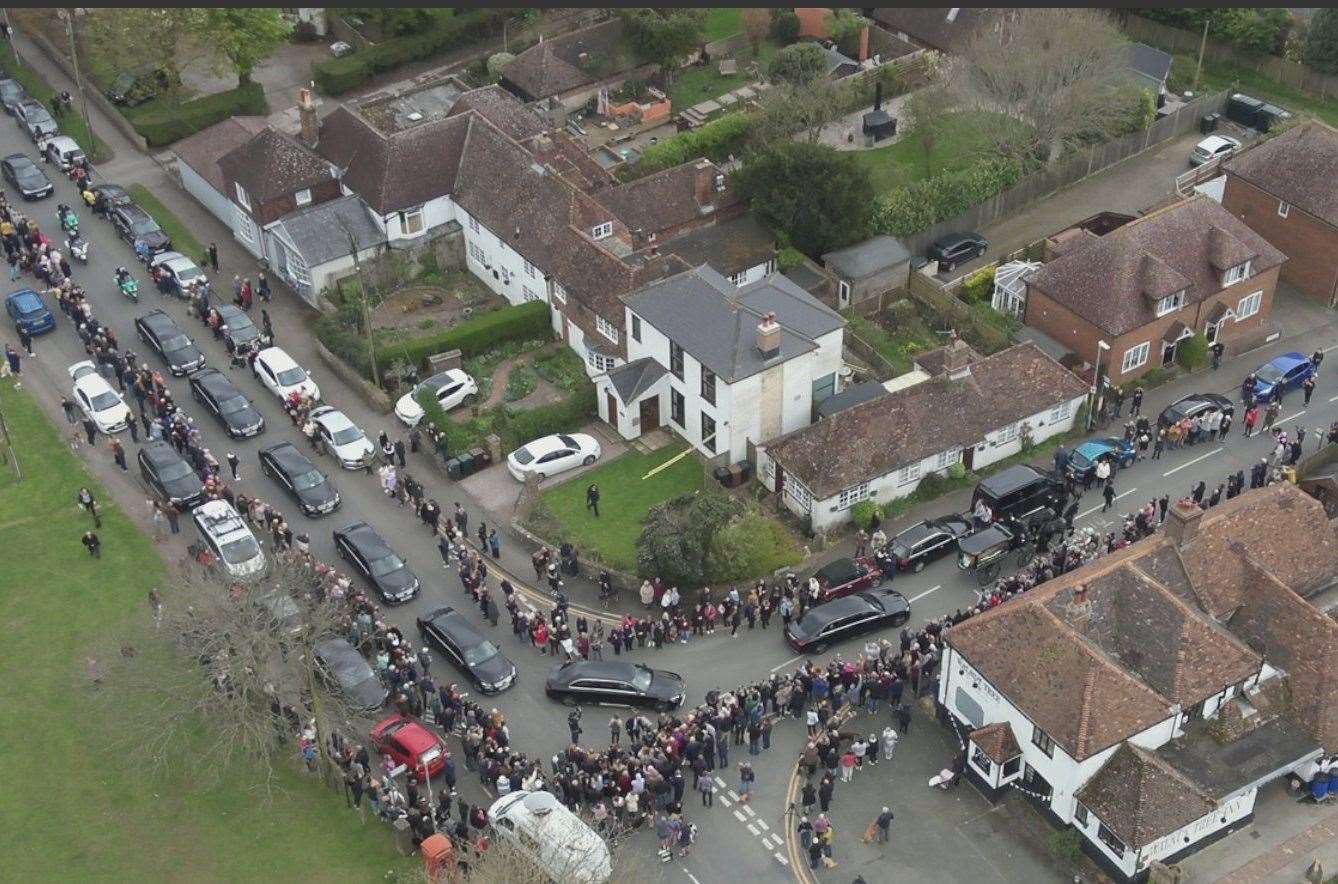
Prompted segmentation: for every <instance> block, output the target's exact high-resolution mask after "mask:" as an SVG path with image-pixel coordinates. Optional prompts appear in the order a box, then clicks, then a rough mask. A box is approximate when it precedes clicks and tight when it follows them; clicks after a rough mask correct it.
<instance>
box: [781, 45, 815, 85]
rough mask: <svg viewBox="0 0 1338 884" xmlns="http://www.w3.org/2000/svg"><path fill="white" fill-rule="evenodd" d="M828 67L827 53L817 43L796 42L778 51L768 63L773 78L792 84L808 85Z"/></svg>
mask: <svg viewBox="0 0 1338 884" xmlns="http://www.w3.org/2000/svg"><path fill="white" fill-rule="evenodd" d="M826 69H827V53H826V51H824V50H823V48H822V47H821V46H819V45H818V44H817V43H795V44H794V45H792V46H786V47H785V48H784V49H781V50H779V51H777V52H776V54H775V55H774V56H772V58H771V62H770V63H769V64H768V65H767V74H769V75H770V76H771V78H772V79H773V80H778V81H780V82H782V83H787V84H789V85H791V86H807V85H808V84H809V83H812V82H813V81H815V80H817V79H818V78H819V77H821V76H822V75H823V73H824V72H825V71H826Z"/></svg>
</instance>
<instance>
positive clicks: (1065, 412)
mask: <svg viewBox="0 0 1338 884" xmlns="http://www.w3.org/2000/svg"><path fill="white" fill-rule="evenodd" d="M1072 414H1073V403H1072V402H1061V403H1059V404H1058V405H1056V406H1055V407H1054V408H1052V409H1050V422H1051V423H1055V422H1056V421H1062V420H1067V419H1068V417H1069V416H1070V415H1072Z"/></svg>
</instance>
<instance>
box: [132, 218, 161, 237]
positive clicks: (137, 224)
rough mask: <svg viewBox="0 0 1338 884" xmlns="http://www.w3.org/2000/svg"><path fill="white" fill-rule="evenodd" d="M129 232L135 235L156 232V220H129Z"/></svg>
mask: <svg viewBox="0 0 1338 884" xmlns="http://www.w3.org/2000/svg"><path fill="white" fill-rule="evenodd" d="M130 232H131V233H133V234H135V235H137V236H147V235H148V234H150V233H157V232H158V222H157V221H154V220H153V219H152V218H136V219H134V220H132V221H131V222H130Z"/></svg>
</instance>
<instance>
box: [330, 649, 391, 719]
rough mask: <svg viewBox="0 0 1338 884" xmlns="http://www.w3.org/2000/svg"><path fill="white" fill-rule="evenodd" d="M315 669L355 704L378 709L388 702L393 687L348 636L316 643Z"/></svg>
mask: <svg viewBox="0 0 1338 884" xmlns="http://www.w3.org/2000/svg"><path fill="white" fill-rule="evenodd" d="M315 653H316V669H317V671H318V672H319V673H320V675H321V678H322V679H324V680H325V682H326V683H327V684H329V685H330V686H331V687H333V688H334V689H335V690H337V691H339V692H340V693H341V694H343V695H344V697H345V698H346V699H347V700H348V701H349V702H350V703H352V704H353V705H355V706H357V707H358V708H359V709H362V710H364V711H375V710H377V709H380V708H381V707H382V706H384V705H385V704H386V699H387V698H389V696H390V691H389V690H387V689H386V686H385V685H384V684H383V683H382V682H381V679H379V678H377V677H376V673H374V672H372V667H371V666H369V665H368V664H367V659H366V658H365V657H363V656H362V654H360V653H359V652H358V649H357V648H355V647H353V645H351V644H349V643H348V640H347V639H342V638H330V639H326V640H325V641H323V642H319V643H318V644H317V645H316V649H315Z"/></svg>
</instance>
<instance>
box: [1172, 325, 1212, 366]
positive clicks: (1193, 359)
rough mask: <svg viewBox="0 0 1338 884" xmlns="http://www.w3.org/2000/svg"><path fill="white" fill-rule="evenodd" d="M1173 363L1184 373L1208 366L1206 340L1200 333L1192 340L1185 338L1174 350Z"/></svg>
mask: <svg viewBox="0 0 1338 884" xmlns="http://www.w3.org/2000/svg"><path fill="white" fill-rule="evenodd" d="M1175 361H1176V362H1178V363H1180V366H1181V367H1182V368H1184V369H1185V371H1193V370H1194V369H1196V368H1202V367H1203V366H1204V365H1207V364H1208V339H1207V338H1205V337H1204V336H1203V334H1202V332H1200V333H1199V334H1196V335H1194V337H1192V338H1186V339H1185V340H1183V341H1181V342H1180V343H1179V344H1178V345H1177V346H1176V348H1175Z"/></svg>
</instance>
